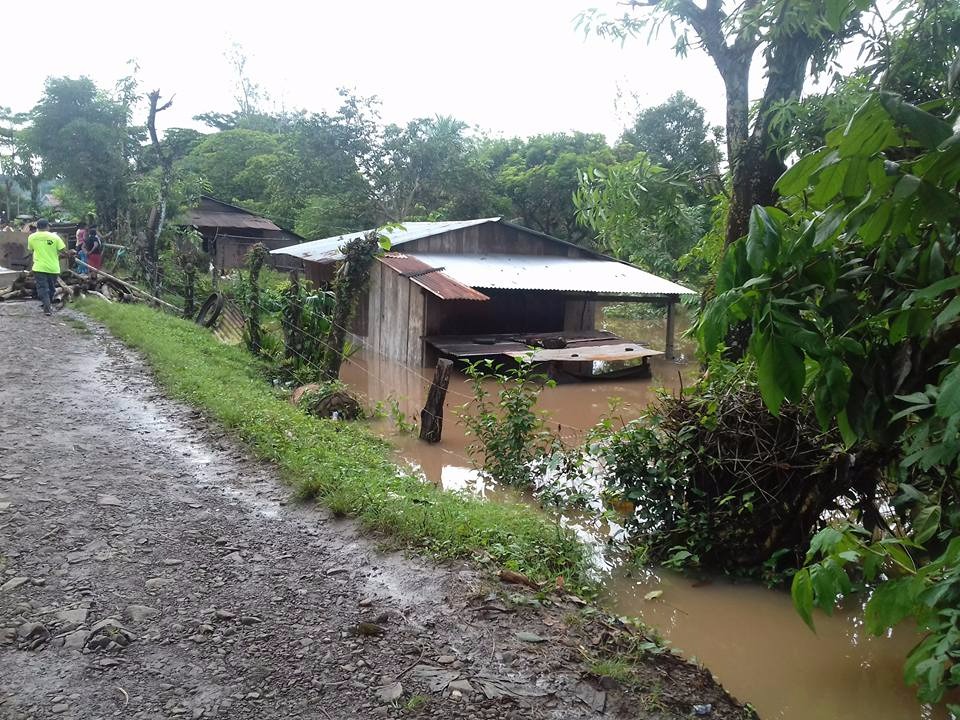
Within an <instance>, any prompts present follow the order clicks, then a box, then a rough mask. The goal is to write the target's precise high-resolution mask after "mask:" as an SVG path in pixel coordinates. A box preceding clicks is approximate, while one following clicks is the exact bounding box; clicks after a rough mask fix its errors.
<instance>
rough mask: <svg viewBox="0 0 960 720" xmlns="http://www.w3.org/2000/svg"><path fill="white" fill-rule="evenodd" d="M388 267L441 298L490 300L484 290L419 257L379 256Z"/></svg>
mask: <svg viewBox="0 0 960 720" xmlns="http://www.w3.org/2000/svg"><path fill="white" fill-rule="evenodd" d="M378 259H379V260H380V262H382V263H383V264H384V265H386V266H387V267H389V268H391V269H392V270H394V271H395V272H397V273H399V274H400V275H403V276H404V277H407V278H409V279H410V281H411V282H413V283H416V284H417V285H419V286H420V287H422V288H423V289H424V290H427V291H428V292H431V293H433V294H434V295H436V296H437V297H438V298H440V299H441V300H489V299H490V298H489V297H488V296H486V295H484V294H483V293H482V292H479V291H477V290H474V289H473V288H472V287H469V286H468V285H464V284H462V283H459V282H457V281H456V280H454V279H453V278H451V277H450V276H448V275H447V274H445V273H444V272H443V268H442V267H434V266H432V265H428V264H426V263H425V262H423V261H422V260H420V259H419V258H415V257H411V256H410V255H402V254H401V253H392V252H391V253H387V254H386V255H384V256H383V257H381V258H378Z"/></svg>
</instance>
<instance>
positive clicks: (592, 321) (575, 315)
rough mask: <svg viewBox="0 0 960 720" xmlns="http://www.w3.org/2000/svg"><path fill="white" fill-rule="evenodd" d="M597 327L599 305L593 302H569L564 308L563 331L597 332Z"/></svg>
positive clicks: (577, 300)
mask: <svg viewBox="0 0 960 720" xmlns="http://www.w3.org/2000/svg"><path fill="white" fill-rule="evenodd" d="M596 327H597V303H596V302H594V301H592V300H580V299H574V300H567V301H566V302H565V303H564V308H563V329H564V330H566V331H568V332H572V331H575V330H595V329H596Z"/></svg>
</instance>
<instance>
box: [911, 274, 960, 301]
mask: <svg viewBox="0 0 960 720" xmlns="http://www.w3.org/2000/svg"><path fill="white" fill-rule="evenodd" d="M957 288H960V275H951V276H950V277H946V278H944V279H943V280H938V281H937V282H935V283H932V284H930V285H928V286H927V287H925V288H922V289H920V290H914V291H913V292H912V293H910V297H908V298H907V300H906V302H905V303H904V307H910V306H911V305H913V304H914V303H915V302H916V301H917V300H930V299H932V298H935V297H939V296H940V295H943V294H944V293H945V292H949V291H950V290H956V289H957Z"/></svg>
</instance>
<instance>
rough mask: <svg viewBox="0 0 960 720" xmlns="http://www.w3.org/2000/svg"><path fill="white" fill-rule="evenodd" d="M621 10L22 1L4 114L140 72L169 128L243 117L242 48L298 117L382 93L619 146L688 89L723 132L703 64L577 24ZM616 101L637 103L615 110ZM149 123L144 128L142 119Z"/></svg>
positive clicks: (445, 3) (717, 97)
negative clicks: (45, 93) (63, 80)
mask: <svg viewBox="0 0 960 720" xmlns="http://www.w3.org/2000/svg"><path fill="white" fill-rule="evenodd" d="M590 7H599V8H601V9H603V10H606V11H607V12H608V13H610V14H612V15H617V14H620V13H621V12H622V6H621V7H618V6H617V4H616V0H512V1H508V0H485V1H482V2H476V0H473V1H472V2H465V1H463V0H407V1H405V2H399V1H397V0H393V1H388V0H367V1H366V2H356V1H355V2H349V0H347V1H346V2H344V1H342V0H340V1H335V2H334V1H330V0H327V2H323V0H321V1H320V2H312V3H310V2H307V1H305V0H301V1H300V2H295V1H291V0H273V1H272V2H263V1H262V0H261V2H257V3H253V2H247V1H246V0H236V1H234V2H223V1H222V0H206V1H205V0H192V1H191V2H185V1H184V0H167V1H166V2H163V3H158V4H141V3H138V2H132V3H120V2H115V3H114V2H105V1H103V0H86V1H85V2H83V1H78V0H70V1H69V2H65V1H64V0H46V1H45V2H42V3H36V4H21V5H20V7H19V8H18V11H17V24H18V26H20V27H23V28H31V29H41V33H42V37H43V39H38V38H37V37H35V36H34V35H32V34H31V33H30V32H16V33H7V34H6V37H5V38H4V46H5V51H6V52H5V56H6V57H7V58H8V61H10V60H12V59H17V60H16V61H14V62H11V63H9V64H8V67H7V71H6V73H5V76H6V77H5V79H4V80H0V105H4V106H9V107H11V108H12V109H13V110H15V111H20V110H28V109H29V108H31V107H32V106H33V104H34V103H35V102H36V101H37V100H38V99H39V97H40V93H41V92H42V89H43V81H44V79H45V78H46V77H48V76H59V75H69V76H71V77H78V76H80V75H87V76H89V77H91V78H92V79H93V80H94V81H96V82H97V83H98V84H100V85H101V86H109V85H112V84H113V82H114V81H115V80H116V79H117V78H119V77H121V76H123V75H125V74H126V73H127V72H128V69H127V66H126V63H127V61H128V60H131V59H134V60H136V62H137V63H138V64H139V66H140V70H139V72H138V77H139V79H140V81H141V84H140V88H141V90H142V91H143V92H146V91H148V90H152V89H154V88H158V87H159V88H160V90H161V91H162V93H163V94H164V95H165V96H169V95H170V94H171V93H173V92H175V93H176V99H175V101H174V106H173V108H171V109H170V110H168V111H167V112H165V113H163V115H161V116H160V117H161V121H160V123H159V124H160V125H161V127H173V126H196V124H195V123H193V122H192V121H191V118H192V116H193V115H196V114H198V113H201V112H205V111H225V112H226V111H230V110H233V109H234V100H233V96H234V82H235V78H234V73H233V71H232V70H231V68H230V65H229V63H228V62H227V60H226V59H225V57H224V53H225V51H227V50H228V49H229V48H230V46H231V45H232V43H233V42H237V43H239V44H240V45H241V46H243V48H244V50H245V51H246V53H247V55H248V56H249V63H248V73H249V74H250V75H251V76H252V78H253V79H254V80H255V81H256V82H258V83H259V84H260V85H261V86H262V87H263V89H264V90H266V91H267V92H269V94H270V95H271V97H272V98H273V100H274V102H276V103H277V104H278V105H282V106H285V107H286V108H287V109H299V108H305V109H307V110H310V111H319V110H324V109H326V110H334V109H335V108H336V107H337V105H338V98H337V95H336V88H337V87H340V86H347V87H352V88H355V89H356V90H357V92H358V93H359V94H361V95H379V96H380V98H381V99H382V100H383V108H382V110H383V116H384V119H385V120H387V121H392V122H404V121H406V120H409V119H411V118H414V117H423V116H432V115H435V114H443V115H453V116H454V117H456V118H458V119H461V120H463V121H465V122H467V123H468V124H470V125H477V126H480V127H481V128H483V129H485V130H487V131H490V132H493V133H495V134H504V135H521V136H525V135H531V134H536V133H542V132H553V131H570V130H582V131H585V132H603V133H606V134H607V135H608V137H610V138H611V139H613V138H614V137H616V136H617V135H618V134H619V131H620V130H621V129H622V128H623V126H624V125H625V121H626V118H627V117H628V116H629V115H630V114H632V112H633V111H634V110H635V107H636V106H635V104H634V103H633V101H632V99H630V95H631V93H636V94H637V95H638V98H639V100H640V104H641V105H642V106H650V105H655V104H658V103H660V102H662V101H663V100H665V99H666V98H667V97H668V96H669V95H671V94H672V93H673V92H674V91H676V90H683V91H684V92H685V93H687V94H688V95H691V96H692V97H694V98H696V99H697V100H698V101H699V102H700V103H701V104H702V105H704V106H705V107H706V108H707V110H708V119H709V121H710V122H711V123H712V124H719V125H722V124H723V85H722V83H721V81H720V76H719V75H718V74H717V72H716V70H715V68H714V67H713V64H712V63H711V61H710V60H709V58H707V57H706V56H705V55H703V54H700V53H698V52H695V51H691V53H690V56H689V57H688V58H686V59H680V58H676V57H675V56H674V54H673V51H672V50H671V49H670V45H671V38H670V37H668V36H667V35H665V36H664V37H662V38H660V39H659V41H657V42H655V43H654V44H653V45H652V46H648V45H647V44H646V43H645V42H644V41H643V40H640V39H636V40H632V41H629V42H628V43H627V44H626V46H625V47H622V48H621V46H620V45H619V44H618V43H615V42H612V41H608V40H603V39H600V38H597V37H594V36H591V37H588V38H584V35H583V32H582V31H579V30H577V29H576V28H575V27H574V19H575V17H576V15H577V14H578V13H579V12H581V11H582V10H585V9H587V8H590ZM618 95H621V96H623V97H624V99H625V102H621V103H620V107H619V109H618V108H617V107H616V99H617V97H618ZM138 120H140V121H142V118H138Z"/></svg>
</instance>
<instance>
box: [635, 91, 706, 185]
mask: <svg viewBox="0 0 960 720" xmlns="http://www.w3.org/2000/svg"><path fill="white" fill-rule="evenodd" d="M705 116H706V111H705V110H704V109H703V107H701V105H700V104H699V103H698V102H697V101H696V100H694V99H693V98H691V97H689V96H688V95H685V94H684V93H683V92H681V91H677V92H675V93H674V94H673V95H671V96H670V98H669V99H668V100H667V101H666V102H665V103H662V104H660V105H656V106H654V107H650V108H645V109H643V110H641V111H640V112H638V113H637V118H636V120H635V121H634V123H633V125H632V126H631V127H629V128H627V129H626V130H625V131H624V133H623V135H622V136H621V138H620V140H621V142H625V143H630V144H631V145H632V146H633V147H634V148H635V149H636V150H639V151H640V152H643V153H645V154H646V156H647V157H648V158H649V160H650V162H652V163H653V164H655V165H659V166H661V167H664V168H667V169H669V170H675V171H677V172H681V173H686V174H687V175H688V176H689V177H690V178H691V179H694V180H701V181H702V180H703V179H705V178H708V177H719V176H720V157H721V156H720V148H719V146H718V144H719V142H720V140H721V139H722V138H723V128H720V127H710V126H709V125H708V124H707V122H706V119H705Z"/></svg>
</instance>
